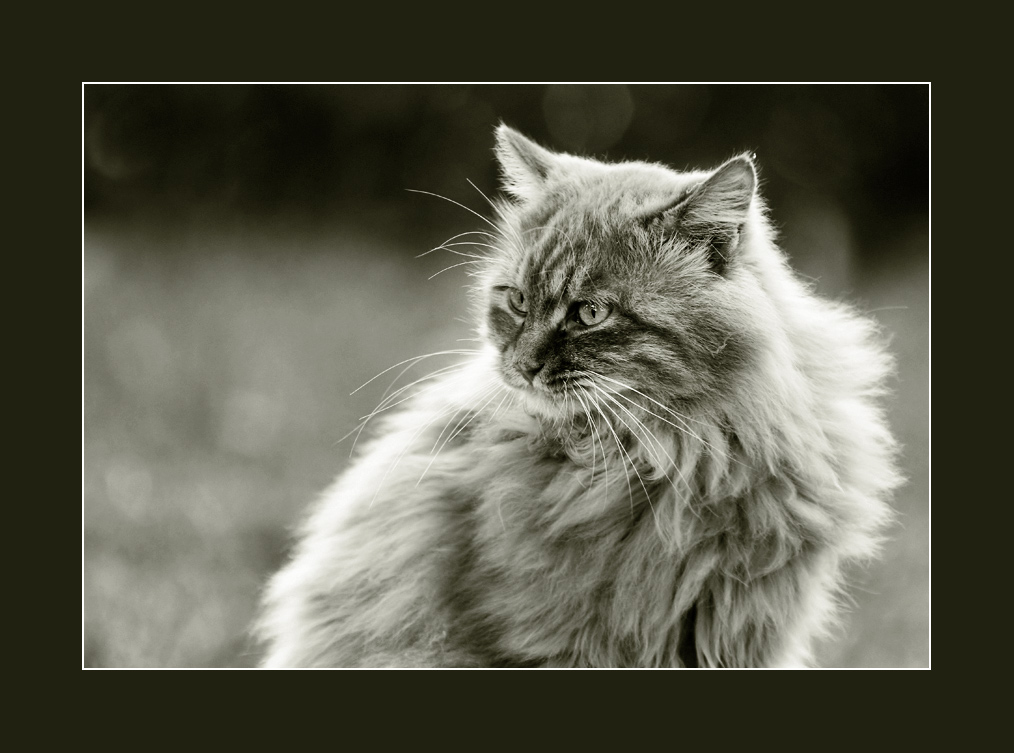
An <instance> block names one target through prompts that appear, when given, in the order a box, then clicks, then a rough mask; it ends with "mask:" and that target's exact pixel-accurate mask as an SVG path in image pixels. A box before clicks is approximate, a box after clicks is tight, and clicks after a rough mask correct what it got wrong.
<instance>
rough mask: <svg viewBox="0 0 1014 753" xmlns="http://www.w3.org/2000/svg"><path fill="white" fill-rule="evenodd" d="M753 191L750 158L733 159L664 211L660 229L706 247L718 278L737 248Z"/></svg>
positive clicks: (753, 173) (755, 181)
mask: <svg viewBox="0 0 1014 753" xmlns="http://www.w3.org/2000/svg"><path fill="white" fill-rule="evenodd" d="M756 187H757V173H756V171H755V169H754V166H753V159H752V157H751V156H750V155H745V154H744V155H740V156H739V157H734V158H733V159H731V160H729V161H728V162H726V163H725V164H724V165H722V166H721V167H720V168H718V169H717V170H716V171H715V172H714V173H712V174H711V175H710V176H709V177H708V178H706V179H705V180H704V181H703V182H701V183H698V184H697V185H696V186H694V187H693V188H691V189H690V190H689V191H688V192H687V193H686V194H684V195H683V196H681V197H680V198H679V200H678V201H677V203H676V204H675V205H673V206H671V207H669V208H667V209H666V210H664V212H663V213H662V215H661V217H660V220H661V223H662V226H663V227H664V228H665V230H666V231H667V232H671V233H673V234H675V233H681V234H683V235H685V236H687V237H689V238H690V239H691V240H692V241H694V242H695V243H697V244H702V245H706V246H707V248H708V251H709V254H710V257H711V263H712V266H713V267H714V268H715V271H716V272H718V273H719V274H721V273H723V272H724V271H725V269H726V266H727V265H728V263H729V261H730V259H732V258H733V255H734V254H735V251H736V248H737V247H738V246H739V240H740V235H741V233H742V231H743V225H744V224H745V223H746V219H747V215H748V213H749V211H750V205H751V204H752V203H753V198H754V192H755V191H756Z"/></svg>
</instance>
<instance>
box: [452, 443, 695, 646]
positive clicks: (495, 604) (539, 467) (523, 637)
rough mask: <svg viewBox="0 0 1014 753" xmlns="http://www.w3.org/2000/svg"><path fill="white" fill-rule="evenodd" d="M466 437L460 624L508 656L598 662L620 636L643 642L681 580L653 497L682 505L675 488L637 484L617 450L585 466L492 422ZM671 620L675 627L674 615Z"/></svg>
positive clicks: (456, 585) (562, 448)
mask: <svg viewBox="0 0 1014 753" xmlns="http://www.w3.org/2000/svg"><path fill="white" fill-rule="evenodd" d="M472 441H473V446H472V448H471V452H472V455H473V458H476V462H475V463H474V465H473V466H472V468H471V469H470V471H469V473H467V474H466V475H465V476H464V477H463V478H462V481H463V483H464V484H465V485H466V486H467V487H468V493H467V495H465V496H466V498H469V499H470V500H471V503H470V505H469V506H468V509H467V510H464V511H463V514H464V515H466V516H467V518H468V521H467V524H466V525H465V526H463V527H462V529H461V530H463V531H464V532H465V534H464V536H463V539H462V540H461V541H459V545H460V546H461V551H460V560H459V567H458V568H457V569H456V570H457V572H456V574H455V576H454V577H453V578H452V579H451V581H450V582H449V583H448V587H449V592H448V598H449V600H450V603H451V604H452V607H453V612H454V614H455V619H456V620H457V624H456V628H455V629H456V631H457V632H458V633H459V634H460V635H462V636H467V640H468V641H469V642H470V643H473V644H476V645H479V646H481V647H482V650H484V651H486V652H488V653H489V654H490V655H491V656H492V657H493V658H494V660H499V661H504V662H507V663H521V664H524V663H525V662H548V663H561V664H595V663H601V661H602V659H603V657H602V656H600V655H599V654H600V653H601V654H603V655H605V654H608V655H609V656H610V657H612V660H614V661H615V657H617V656H622V655H623V653H624V649H623V644H624V643H625V642H629V643H630V644H631V645H634V644H635V643H636V644H642V645H643V640H640V639H639V638H640V637H639V636H638V632H639V630H640V629H641V628H642V627H643V624H642V621H643V620H651V621H652V623H653V624H654V625H655V626H656V627H657V625H658V619H657V617H658V615H656V614H655V613H656V612H658V611H661V612H662V613H665V612H666V611H667V610H669V611H670V612H671V610H672V607H673V604H674V600H675V593H676V590H677V589H678V579H679V567H678V561H679V556H678V553H676V552H673V551H669V552H665V551H663V546H662V543H661V539H660V537H659V535H658V531H657V530H656V527H655V523H654V519H653V506H654V505H659V504H669V505H671V504H676V503H677V500H676V499H674V495H675V492H674V491H673V489H672V487H671V486H670V485H668V484H667V483H666V484H661V483H659V482H657V481H651V480H650V479H644V480H643V485H642V479H640V478H639V477H638V476H637V475H636V474H633V473H631V472H630V466H629V465H624V463H623V458H622V457H620V456H619V455H618V450H617V448H615V447H614V448H612V449H607V448H606V447H604V446H603V447H601V448H599V450H598V451H597V453H596V455H595V457H594V459H593V462H591V463H589V462H588V458H585V457H577V458H575V457H573V455H574V454H575V453H574V452H573V451H571V452H568V448H567V446H566V445H565V443H561V442H559V441H558V440H556V439H553V438H548V437H545V436H540V435H539V434H538V433H533V434H520V433H513V432H511V431H509V430H508V431H499V432H498V431H496V430H495V429H494V430H490V431H486V432H481V433H480V436H479V437H478V438H473V440H472ZM476 444H478V445H479V448H477V447H476ZM674 617H675V618H677V619H675V620H674V619H672V618H674ZM668 621H669V622H672V623H673V630H674V631H675V630H676V629H677V627H678V615H675V614H670V619H669V620H668ZM662 622H663V623H664V622H667V620H662ZM670 638H672V639H673V640H670V641H665V640H663V641H661V643H660V645H659V646H658V647H657V650H658V652H659V654H660V655H659V656H657V657H656V658H657V660H658V661H660V662H663V661H671V660H672V657H671V656H668V657H666V656H663V655H662V654H665V652H666V651H671V650H674V648H675V638H676V636H670ZM662 644H664V645H662Z"/></svg>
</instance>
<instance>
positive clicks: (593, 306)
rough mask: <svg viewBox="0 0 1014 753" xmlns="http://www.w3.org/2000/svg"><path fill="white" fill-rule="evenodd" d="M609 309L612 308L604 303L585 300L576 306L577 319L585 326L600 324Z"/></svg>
mask: <svg viewBox="0 0 1014 753" xmlns="http://www.w3.org/2000/svg"><path fill="white" fill-rule="evenodd" d="M611 311H612V309H611V308H610V307H609V306H608V305H606V304H604V303H593V302H592V301H585V302H584V303H582V304H581V305H580V306H578V307H577V320H578V321H579V322H581V324H583V325H584V326H586V327H594V326H595V325H596V324H602V322H604V321H605V320H606V319H607V318H608V317H609V313H610V312H611Z"/></svg>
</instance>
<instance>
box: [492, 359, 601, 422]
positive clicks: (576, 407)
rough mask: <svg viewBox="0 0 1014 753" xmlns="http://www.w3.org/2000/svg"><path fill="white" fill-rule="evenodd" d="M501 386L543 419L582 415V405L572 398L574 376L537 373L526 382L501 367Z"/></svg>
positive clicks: (575, 391)
mask: <svg viewBox="0 0 1014 753" xmlns="http://www.w3.org/2000/svg"><path fill="white" fill-rule="evenodd" d="M501 378H502V379H503V381H504V383H505V384H506V385H507V386H508V387H510V388H511V389H513V390H514V391H515V392H516V393H520V395H521V396H522V397H523V398H524V400H525V404H526V405H527V406H528V407H529V408H531V409H534V410H535V411H536V412H538V413H540V414H542V415H545V416H547V417H551V418H555V419H559V418H564V417H572V416H574V415H577V414H580V413H583V412H584V411H583V409H582V403H581V401H580V400H579V399H577V398H575V397H574V396H575V394H576V393H577V392H578V391H579V387H578V380H577V378H576V375H571V374H553V375H550V376H545V377H544V376H543V375H542V374H537V375H536V376H535V377H534V378H533V379H531V380H530V381H529V380H528V379H526V378H525V377H524V376H522V375H521V374H519V373H517V372H515V371H513V370H511V369H510V368H501Z"/></svg>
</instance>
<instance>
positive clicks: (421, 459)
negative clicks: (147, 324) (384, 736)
mask: <svg viewBox="0 0 1014 753" xmlns="http://www.w3.org/2000/svg"><path fill="white" fill-rule="evenodd" d="M498 155H499V158H500V161H501V164H502V166H503V168H504V171H505V184H506V186H507V188H508V189H509V190H510V191H511V192H512V193H513V194H514V196H515V197H516V198H515V201H516V204H514V205H510V206H508V205H505V207H504V209H503V210H502V211H501V221H500V228H501V231H500V235H502V237H503V239H504V240H503V242H502V243H500V244H498V246H499V248H500V250H499V251H498V252H496V253H494V254H493V255H492V257H491V258H490V260H489V265H488V267H486V268H485V272H484V275H485V276H484V277H483V278H482V281H481V284H480V285H479V286H477V301H478V304H479V308H480V312H482V311H483V309H484V308H485V307H486V306H488V305H489V303H490V295H491V294H490V292H489V290H490V285H491V284H493V283H495V282H496V280H498V279H501V277H502V276H503V275H504V274H512V272H511V270H512V269H516V268H517V267H518V265H519V264H521V263H522V262H523V261H524V258H525V256H526V254H527V253H528V252H527V250H526V248H525V246H524V244H523V243H522V242H521V239H523V238H524V235H523V233H524V230H523V228H522V224H521V223H522V220H523V212H524V211H525V207H535V206H543V205H544V203H545V202H547V201H550V200H551V199H549V198H548V197H549V196H550V195H551V194H552V190H550V189H551V188H552V186H553V185H556V184H554V183H553V180H554V177H553V176H554V174H557V173H558V174H559V175H560V176H562V177H559V180H560V181H563V180H567V181H569V183H567V185H581V186H585V189H582V190H586V191H587V192H594V191H595V190H599V189H598V188H596V186H599V185H600V183H599V182H597V181H600V180H601V181H606V180H608V181H612V182H611V183H601V185H603V186H605V185H609V186H617V185H620V186H622V185H626V184H627V183H629V182H630V181H639V182H640V183H641V184H652V185H654V182H658V183H659V185H660V186H661V185H663V184H665V190H667V191H678V190H682V189H683V188H684V187H686V186H692V185H694V184H695V183H700V181H702V180H705V179H707V177H708V175H710V173H690V174H677V173H673V172H672V171H668V170H666V169H664V168H662V167H659V166H654V165H643V164H640V163H637V164H636V165H635V166H633V167H631V166H630V165H618V166H612V165H603V164H602V163H598V162H595V161H592V160H584V159H581V158H578V157H573V156H571V155H559V154H554V153H552V152H549V151H548V150H545V149H542V148H541V147H537V146H536V145H534V144H532V143H531V142H529V141H527V140H526V139H524V137H522V136H520V134H517V133H516V132H514V131H511V130H510V129H507V128H506V127H502V128H501V130H500V131H499V133H498ZM624 171H625V172H624ZM666 181H668V183H666ZM560 185H563V184H562V183H561V184H560ZM733 188H735V186H734V187H733ZM603 190H604V189H603ZM662 190H663V189H662V188H660V189H659V191H660V192H661V191H662ZM556 195H559V192H557V194H556ZM723 200H724V199H723ZM743 211H744V212H745V215H744V218H745V220H744V222H743V223H742V225H741V226H739V227H738V229H737V231H736V233H737V234H736V235H735V236H731V237H734V244H733V245H734V248H735V264H736V269H735V270H734V274H730V275H729V278H728V282H727V283H723V284H724V285H726V287H724V288H722V290H725V291H727V294H728V295H729V296H730V297H729V301H730V306H732V307H734V308H735V312H736V313H735V317H736V318H735V320H736V321H739V320H740V319H742V320H743V327H749V332H750V341H751V343H752V347H751V356H750V361H749V366H748V368H744V369H742V370H741V371H740V372H739V373H737V375H736V377H735V379H734V380H732V381H731V383H730V384H729V385H728V386H727V387H725V388H723V392H722V395H721V400H720V401H717V402H716V401H711V402H709V403H708V404H707V405H702V406H699V407H697V408H695V409H694V410H693V412H690V409H686V410H685V411H684V412H681V413H679V415H680V416H682V418H677V417H676V415H675V414H672V413H671V412H670V413H667V412H665V409H664V408H665V406H662V405H661V404H656V403H655V402H653V401H651V399H650V398H649V397H648V396H647V395H646V394H643V391H642V392H637V393H629V392H628V393H626V394H627V396H628V398H632V399H628V398H620V397H617V396H616V395H614V396H613V397H606V396H604V395H602V394H601V392H602V389H601V388H600V389H598V391H597V392H594V394H595V395H597V396H598V397H599V399H600V401H599V406H598V410H597V412H595V411H592V410H590V409H591V407H592V406H590V405H588V404H587V400H582V399H578V397H577V395H573V396H572V397H573V399H568V400H566V401H565V404H563V405H561V404H559V402H558V401H554V400H553V398H552V397H551V396H547V395H546V394H544V393H542V392H539V391H538V390H532V389H523V388H518V387H516V386H512V385H510V384H508V383H507V382H506V381H505V377H504V373H505V371H504V370H505V366H504V362H503V356H502V354H501V349H500V348H498V347H496V346H495V345H494V343H493V342H490V339H491V333H490V332H489V331H488V327H487V326H486V325H481V326H480V330H481V332H482V334H483V337H484V338H486V340H487V342H486V344H485V345H484V346H483V348H482V349H481V350H480V351H479V352H476V353H475V354H473V355H471V356H468V357H466V358H463V359H462V360H463V363H462V365H461V368H460V369H458V370H450V371H447V372H445V373H444V374H442V375H438V376H436V377H435V378H433V379H432V380H429V381H425V382H423V383H421V384H420V385H419V386H418V387H417V388H416V389H417V390H418V394H416V395H415V396H414V397H412V398H411V399H410V400H409V401H407V402H406V403H405V407H404V408H403V410H401V411H400V412H398V413H396V414H395V415H390V416H389V417H388V418H386V419H385V421H384V423H383V425H382V428H381V429H380V430H379V431H378V432H377V433H376V435H375V438H374V439H373V440H372V442H371V443H369V444H368V445H367V446H365V447H364V449H363V450H362V451H361V453H360V455H359V456H358V459H357V460H356V462H355V463H354V464H353V465H352V466H351V467H350V468H349V470H348V471H347V472H345V473H344V474H343V475H342V476H341V477H340V478H339V479H338V480H337V481H336V482H335V484H334V485H333V486H332V487H331V488H330V489H328V490H327V491H326V492H325V493H324V495H323V497H322V498H321V500H320V501H319V503H318V504H317V505H316V507H315V508H314V511H313V513H312V515H311V516H310V517H309V519H308V520H307V521H306V523H305V525H304V526H303V529H302V533H301V536H300V539H299V542H298V544H297V546H296V548H295V551H294V554H293V556H292V558H291V561H290V562H289V563H288V564H287V565H286V566H285V567H284V568H283V569H282V570H281V571H280V572H279V573H278V574H277V575H276V576H275V577H274V578H273V579H272V581H271V583H270V586H269V588H268V590H267V593H266V596H265V607H264V610H263V614H262V616H261V619H260V622H259V625H258V629H259V633H260V635H261V636H262V638H263V639H264V640H265V642H266V644H267V653H266V657H265V660H264V663H265V665H266V666H272V667H313V666H332V667H335V666H337V667H352V666H393V667H412V666H488V665H491V664H492V665H498V666H600V667H615V666H645V667H657V666H663V667H665V666H668V667H677V666H685V665H688V664H690V665H697V666H704V667H709V666H710V667H721V666H766V667H782V666H805V665H807V664H808V663H809V662H810V661H811V659H812V657H811V650H812V644H813V641H814V638H815V637H817V636H819V635H821V634H822V633H824V632H825V631H826V630H827V628H828V627H829V626H830V625H831V624H832V623H833V620H834V618H835V615H836V610H837V608H838V604H839V601H840V598H839V597H840V596H841V592H842V588H843V567H844V566H845V565H846V564H847V563H849V562H851V561H854V560H865V559H867V558H869V557H871V556H872V555H874V554H875V552H876V550H877V547H878V543H879V541H880V535H881V532H882V530H883V528H884V526H885V524H886V523H887V522H888V520H889V518H890V512H889V508H888V506H887V504H886V499H887V498H888V496H889V494H890V492H891V490H892V489H893V488H894V487H895V486H896V485H897V484H898V482H899V478H898V476H897V474H896V472H895V468H894V464H893V458H894V454H895V445H894V442H893V439H892V437H891V435H890V432H889V430H888V428H887V426H886V423H885V421H884V418H883V415H882V413H881V410H880V408H879V407H878V404H877V400H878V398H879V397H880V396H881V393H882V384H883V380H884V378H885V376H886V375H887V374H888V373H889V371H890V367H891V364H890V359H889V358H888V356H887V355H886V353H885V352H884V350H883V349H882V348H881V346H879V345H878V344H877V343H878V336H877V332H876V328H875V326H874V325H873V323H872V322H871V321H870V320H868V319H866V318H863V317H861V316H859V315H858V314H857V313H855V312H854V311H853V310H851V309H849V308H847V307H845V306H843V305H840V304H833V303H829V302H826V301H823V300H820V299H818V298H817V297H815V296H814V295H813V294H812V293H811V292H810V291H809V290H808V289H807V288H806V287H805V286H804V285H803V284H801V283H800V282H799V281H798V279H797V278H796V277H795V276H794V275H793V274H792V272H791V271H790V270H789V268H788V266H787V264H786V262H785V260H784V258H783V256H782V254H781V253H780V251H779V250H778V249H777V247H776V246H775V245H774V242H773V240H772V237H773V235H772V232H771V230H770V228H769V226H768V223H767V220H766V218H765V212H764V208H763V206H762V204H761V202H760V199H759V198H757V197H753V199H752V200H751V201H749V204H748V206H745V207H744V209H743ZM730 247H731V246H730ZM670 251H671V249H670ZM658 262H659V264H660V265H662V266H664V264H673V265H676V267H673V269H676V268H677V267H678V265H679V264H687V263H689V262H686V261H685V260H684V261H678V262H677V261H672V260H662V259H661V258H660V259H659V260H658ZM730 263H731V262H730ZM649 266H650V265H649ZM659 268H661V266H660V267H659ZM680 269H682V268H680ZM649 272H651V270H649ZM687 274H690V273H689V272H687ZM725 294H726V293H723V295H725ZM716 300H717V299H716ZM378 336H382V333H378ZM723 347H724V346H723ZM589 392H592V390H591V389H589ZM578 394H580V393H578ZM586 394H587V393H586ZM638 395H641V397H638ZM593 413H594V415H595V416H597V418H594V417H593V419H594V420H592V419H589V416H591V415H592V414H593Z"/></svg>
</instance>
